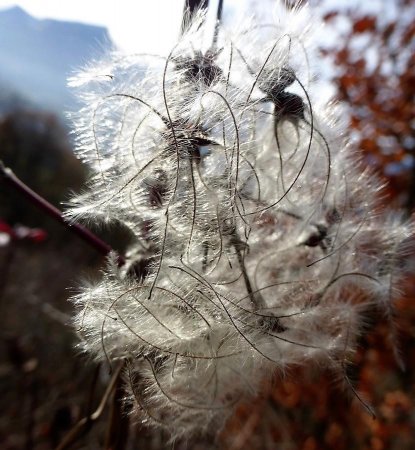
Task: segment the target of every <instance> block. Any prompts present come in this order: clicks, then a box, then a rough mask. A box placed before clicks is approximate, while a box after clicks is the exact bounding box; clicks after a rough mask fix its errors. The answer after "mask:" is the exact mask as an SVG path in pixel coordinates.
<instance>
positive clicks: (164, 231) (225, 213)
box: [68, 2, 410, 437]
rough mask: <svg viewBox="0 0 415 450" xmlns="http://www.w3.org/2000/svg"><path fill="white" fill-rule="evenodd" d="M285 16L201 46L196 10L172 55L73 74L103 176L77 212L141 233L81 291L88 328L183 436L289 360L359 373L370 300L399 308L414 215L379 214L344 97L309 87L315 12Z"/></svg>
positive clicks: (218, 420) (89, 145)
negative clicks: (120, 261) (347, 123)
mask: <svg viewBox="0 0 415 450" xmlns="http://www.w3.org/2000/svg"><path fill="white" fill-rule="evenodd" d="M276 17H277V19H276V20H275V22H274V23H273V24H267V25H261V23H257V22H255V21H254V20H250V21H247V22H245V23H242V24H239V25H238V26H236V27H233V28H232V29H226V28H221V29H219V30H218V35H217V36H216V46H215V48H213V47H210V48H208V49H206V48H204V47H203V45H202V42H203V39H202V36H203V35H204V33H205V32H206V26H207V25H206V22H205V17H204V14H203V13H200V14H199V15H197V17H196V18H195V19H194V22H192V23H191V24H190V26H189V27H188V29H187V31H186V32H185V34H184V35H183V36H182V38H181V39H180V40H179V42H178V43H177V44H176V45H175V46H174V47H173V49H172V51H171V53H170V55H169V56H168V57H167V58H163V57H156V56H149V55H133V56H124V55H119V54H116V53H114V54H111V55H109V56H108V57H107V59H105V60H104V61H103V62H99V63H97V64H93V65H91V67H90V68H88V69H86V70H85V71H84V72H83V73H81V74H80V75H79V76H78V77H77V78H75V79H74V80H73V81H72V84H74V85H76V86H77V87H78V89H79V92H80V97H81V98H82V100H83V101H84V105H85V106H84V108H83V109H82V110H81V111H80V112H79V114H77V115H76V117H75V124H76V130H77V135H78V142H77V153H78V155H79V157H80V158H82V159H83V160H85V161H86V163H87V164H88V165H89V167H90V168H91V178H90V181H89V186H88V189H87V190H86V191H85V193H84V194H82V195H79V196H77V197H75V198H74V199H73V200H72V205H71V209H70V211H69V212H68V215H69V216H70V217H71V218H72V219H76V220H78V219H83V220H90V221H94V222H108V221H116V222H120V223H122V224H123V225H124V226H126V227H128V228H129V229H130V230H131V232H132V235H133V236H134V238H135V241H134V243H133V244H132V246H131V250H130V254H129V255H128V263H127V265H126V267H124V268H119V267H117V265H116V264H115V262H114V261H112V260H111V259H110V260H109V262H108V267H107V269H106V272H105V275H104V276H103V278H102V280H100V281H99V282H97V283H95V284H93V285H91V286H87V287H85V288H84V289H83V290H82V292H81V293H80V294H79V295H78V296H77V297H75V299H74V301H75V302H76V304H77V306H78V307H79V314H78V316H77V318H76V324H77V326H78V328H79V330H80V334H81V336H82V340H83V345H84V348H85V350H86V351H87V352H88V353H90V354H91V355H93V356H94V357H95V358H96V359H97V360H108V361H109V362H111V361H114V360H119V359H125V360H126V361H127V363H126V367H127V370H126V373H125V380H126V384H127V386H128V392H129V398H128V401H129V402H130V403H131V404H132V405H133V412H134V414H135V415H136V417H137V418H138V419H139V420H141V421H143V422H147V421H148V422H151V423H153V424H156V425H159V426H161V427H165V428H166V429H167V428H168V429H169V430H170V431H171V429H172V427H173V437H176V436H181V435H186V436H187V437H188V436H189V435H192V434H198V433H202V432H211V431H212V430H215V429H217V427H218V426H220V425H221V424H222V423H223V419H224V418H226V416H227V414H229V412H230V411H232V408H233V407H234V406H235V405H236V404H237V403H238V402H240V401H242V400H245V399H246V398H248V397H249V396H252V395H255V393H256V392H258V390H259V389H260V385H261V381H262V380H264V379H265V378H269V377H272V376H273V374H274V373H275V372H276V371H280V372H284V371H285V370H286V369H287V368H289V367H291V366H293V365H301V366H309V365H315V364H318V365H320V366H323V367H329V368H331V369H332V370H333V371H334V372H337V373H339V374H340V375H341V376H342V378H344V379H346V375H345V365H346V364H347V363H348V361H349V360H351V358H352V356H353V352H354V350H355V346H356V338H357V337H358V336H359V333H361V331H362V326H363V324H364V312H365V310H366V309H367V308H368V307H369V306H370V307H373V305H380V306H381V307H382V308H384V310H385V311H387V312H388V314H390V315H391V316H392V313H391V311H392V309H393V294H394V289H395V287H396V285H397V284H398V280H399V277H400V276H401V272H402V264H400V261H401V254H402V252H403V251H404V250H405V245H406V244H405V242H407V239H408V237H409V235H410V233H409V231H408V227H407V226H406V225H405V224H402V223H401V221H400V220H398V219H394V218H385V217H383V216H382V215H381V214H380V213H379V208H378V197H379V191H380V185H379V183H378V181H377V180H376V179H375V178H374V177H373V176H372V175H371V174H370V173H369V171H368V170H366V169H365V170H363V169H362V167H361V165H359V163H358V162H356V155H355V154H354V153H353V150H352V148H350V146H349V145H348V143H347V141H346V139H345V137H344V125H343V123H342V122H341V121H340V120H339V116H341V114H342V112H341V110H340V109H339V108H337V107H335V106H333V105H330V104H329V105H322V104H319V103H318V102H316V101H315V100H314V96H316V95H318V93H314V94H313V92H312V89H313V80H312V79H309V76H308V67H307V65H306V64H305V63H304V61H306V58H305V52H306V54H307V55H308V60H309V61H311V60H312V57H313V53H312V51H313V50H312V49H309V48H308V47H309V43H310V42H312V40H311V36H310V31H311V30H310V25H309V24H310V23H311V20H310V15H309V11H308V10H307V8H303V9H294V10H291V11H285V10H284V5H283V2H281V4H279V5H278V10H277V13H276Z"/></svg>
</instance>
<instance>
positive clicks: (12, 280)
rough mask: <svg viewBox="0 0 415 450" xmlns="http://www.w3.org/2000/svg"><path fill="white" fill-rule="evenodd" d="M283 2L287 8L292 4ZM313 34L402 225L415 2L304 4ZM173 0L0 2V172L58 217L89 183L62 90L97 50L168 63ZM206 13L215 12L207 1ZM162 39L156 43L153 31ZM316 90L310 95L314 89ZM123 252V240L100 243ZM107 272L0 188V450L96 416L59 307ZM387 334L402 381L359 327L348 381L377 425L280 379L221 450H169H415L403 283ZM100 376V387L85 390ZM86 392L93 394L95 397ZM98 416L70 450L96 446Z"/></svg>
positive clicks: (414, 290)
mask: <svg viewBox="0 0 415 450" xmlns="http://www.w3.org/2000/svg"><path fill="white" fill-rule="evenodd" d="M286 1H287V4H290V3H292V4H294V3H295V2H290V1H288V0H286ZM273 3H274V2H273V1H272V0H262V1H253V0H225V1H224V10H223V20H224V21H225V22H226V21H231V20H234V19H235V17H237V16H238V15H246V14H257V15H261V17H264V18H266V17H267V14H269V11H270V10H271V8H272V4H273ZM309 3H310V6H311V7H312V8H313V10H314V11H315V13H316V15H317V16H320V18H321V19H322V20H323V22H324V24H325V26H324V28H321V29H320V30H319V36H320V37H321V39H320V41H321V44H320V49H319V52H320V55H321V59H320V60H319V61H320V65H319V66H318V67H312V69H313V70H314V71H317V72H318V74H319V76H320V82H321V85H322V86H323V88H324V93H325V95H331V96H333V97H334V98H335V99H336V100H338V101H340V102H342V103H343V105H344V108H345V111H346V113H347V115H348V120H349V124H350V126H349V129H348V133H349V136H348V137H349V139H350V140H352V141H353V142H355V143H356V145H357V148H359V151H360V153H361V158H362V160H363V162H364V164H366V165H368V166H370V167H371V168H372V169H373V170H375V171H376V172H377V173H378V174H379V176H380V177H382V178H383V179H384V180H385V182H387V183H388V185H387V188H386V190H385V195H384V200H383V202H384V205H385V207H388V208H390V209H391V210H392V211H395V212H397V213H398V212H399V213H400V214H402V215H404V216H407V217H410V215H411V214H412V213H413V211H414V207H415V159H414V157H415V154H414V150H415V98H414V96H415V2H414V1H412V0H383V1H382V0H372V1H371V2H358V1H357V0H356V1H355V0H348V1H346V0H343V1H341V0H310V2H309ZM183 6H184V1H183V0H164V1H163V0H152V1H151V2H150V1H144V0H139V1H136V2H127V1H126V0H118V1H117V2H115V1H107V2H98V1H92V0H91V1H85V0H83V1H81V0H72V1H67V0H61V1H60V2H49V1H47V0H22V1H20V2H18V1H17V2H9V1H5V0H0V159H1V160H2V161H3V162H4V164H5V165H6V166H7V167H10V168H11V169H12V170H13V171H14V172H15V173H16V174H17V175H18V176H19V177H20V178H21V179H22V180H23V181H24V182H26V183H27V184H28V185H29V186H31V187H32V188H33V189H35V190H36V191H37V192H39V193H40V194H41V195H42V196H44V197H45V198H47V199H48V200H49V201H50V202H52V203H53V204H55V205H56V206H58V207H62V205H61V204H62V202H64V201H65V200H66V199H67V198H68V196H69V194H70V192H71V191H73V190H79V189H80V188H81V186H82V185H83V183H84V182H85V179H86V176H87V170H86V168H85V167H83V166H82V164H81V163H80V162H79V161H78V160H77V159H76V158H75V157H74V155H73V152H72V137H71V123H70V120H69V119H68V118H67V115H66V113H67V112H68V111H73V110H76V108H77V107H78V105H77V103H76V100H75V99H74V97H73V96H72V94H71V92H70V91H69V89H68V88H67V86H66V80H67V78H68V77H69V76H71V75H72V74H73V73H74V71H76V69H77V68H79V67H82V66H84V65H85V64H87V63H88V61H90V60H91V59H99V58H100V57H101V56H102V55H103V54H104V53H105V52H106V51H108V49H112V48H119V49H121V50H124V51H128V52H142V51H146V52H149V53H158V54H163V53H164V54H165V53H166V52H168V51H169V50H170V48H171V45H172V42H174V39H175V38H176V37H177V36H178V34H179V30H180V24H181V19H182V13H183ZM209 7H210V11H213V15H214V14H215V11H216V7H217V0H211V1H210V2H209ZM160 30H162V34H161V31H160ZM323 88H322V89H323ZM97 233H98V234H100V235H101V236H102V237H103V238H104V239H106V240H108V241H109V242H110V243H111V244H112V245H113V246H114V247H115V248H117V249H118V250H119V251H121V252H122V251H123V250H124V249H125V247H126V245H127V243H128V235H126V233H125V232H124V231H123V230H116V229H113V230H104V231H103V230H97ZM102 264H103V260H102V257H101V256H100V255H98V254H97V253H96V252H95V251H94V250H92V249H90V248H89V247H88V246H87V245H86V244H84V243H83V242H81V241H80V240H79V239H78V238H77V237H76V236H70V235H68V233H67V232H66V230H65V229H64V228H63V227H62V226H61V225H59V224H56V223H54V222H53V221H52V220H51V219H49V218H48V217H46V216H45V215H44V214H43V213H41V212H39V211H38V210H36V209H35V208H34V207H33V206H32V205H31V204H29V203H28V202H27V200H25V199H24V198H23V197H21V196H19V195H18V194H17V193H15V192H13V191H12V190H11V188H10V187H8V186H7V185H6V184H5V183H2V182H1V180H0V317H1V323H2V325H1V328H0V448H1V449H7V450H14V449H16V450H17V449H28V450H29V449H37V450H41V449H42V450H43V449H51V448H55V447H56V445H57V444H58V443H59V442H60V441H61V439H62V437H63V436H64V435H65V434H66V433H67V432H68V430H70V429H71V428H72V427H73V426H74V425H75V424H76V423H77V421H78V420H79V419H80V418H81V417H83V415H84V414H85V412H86V408H87V403H88V400H87V399H88V397H89V396H90V393H91V392H92V391H94V397H93V400H92V402H93V403H94V404H97V403H98V401H99V398H100V395H102V392H103V390H104V389H105V386H106V384H107V383H108V375H107V373H106V371H105V370H104V369H102V370H101V371H100V372H99V373H98V372H97V369H96V367H95V366H94V364H92V363H91V362H89V361H87V360H86V358H85V357H84V356H81V355H79V354H78V352H77V350H76V338H75V333H74V332H73V330H72V329H71V326H70V322H71V315H72V305H71V304H70V303H69V302H68V301H67V299H68V297H69V296H70V295H71V294H72V293H73V292H75V291H76V287H77V286H78V285H79V284H80V283H81V282H82V279H93V278H94V277H99V271H100V268H102ZM401 292H402V295H401V298H400V299H399V301H398V303H397V317H396V324H397V329H398V335H399V342H400V347H401V353H402V360H403V363H404V365H405V369H404V370H402V369H401V368H399V366H398V364H397V362H396V360H395V358H394V355H393V351H392V347H391V345H390V334H389V332H388V326H387V324H386V322H385V321H384V320H383V318H382V317H374V318H373V320H372V321H371V323H368V325H367V328H368V331H369V332H368V334H367V336H366V337H365V338H362V340H361V343H360V344H361V345H360V349H359V352H358V355H357V358H356V365H355V367H354V368H353V373H350V377H351V378H352V379H353V380H354V381H355V382H356V387H357V388H358V389H359V391H360V392H363V393H364V395H365V398H366V399H367V400H368V401H369V402H370V403H371V404H372V405H373V406H374V408H375V410H376V412H377V419H376V420H372V418H371V416H370V415H368V414H367V412H366V411H365V410H364V409H363V408H362V407H361V405H360V404H358V402H356V400H355V399H353V398H352V396H351V395H348V394H347V393H344V392H343V391H342V392H340V389H339V388H338V387H337V385H336V383H335V380H333V379H332V378H331V374H330V373H323V374H321V372H319V373H307V374H306V373H302V372H301V371H299V370H297V369H296V370H292V371H291V373H289V374H287V375H288V376H287V377H286V378H284V379H278V380H276V383H275V384H274V385H273V386H264V393H263V395H261V397H260V398H257V399H256V400H255V401H254V402H252V403H250V404H247V405H243V406H241V407H240V408H239V409H238V410H237V411H236V413H235V414H234V416H233V417H232V418H231V419H230V420H229V422H228V424H227V425H226V427H225V428H224V430H223V432H222V433H221V435H220V437H219V439H218V441H217V442H215V443H213V442H198V443H192V444H189V445H188V446H186V444H185V443H178V444H177V445H176V447H175V448H176V449H180V448H192V449H197V448H200V449H208V448H215V446H216V447H217V448H222V449H233V450H237V449H241V450H242V449H276V448H278V449H293V450H294V449H302V450H317V449H318V450H320V449H336V450H342V449H344V450H350V449H359V450H360V449H365V450H389V449H391V450H395V449H396V450H410V449H413V448H415V432H414V430H415V409H414V402H415V373H414V370H415V367H414V361H415V320H414V319H415V303H414V300H415V274H414V276H413V277H412V279H409V280H408V283H407V285H406V286H401ZM96 373H98V378H97V380H98V381H96V382H95V381H94V380H95V379H96V378H95V374H96ZM92 387H94V388H92ZM107 419H108V418H107V416H106V414H104V415H103V416H102V418H100V420H99V421H98V422H97V423H96V424H94V426H93V427H92V429H91V430H90V432H89V433H88V434H87V435H86V436H84V437H82V439H80V440H79V441H77V442H76V443H75V444H74V446H73V448H79V449H81V448H85V449H99V448H102V445H103V441H104V438H105V433H106V428H107ZM165 440H166V439H165V436H162V435H160V434H159V433H152V432H149V431H147V430H143V429H142V428H140V427H138V426H137V427H132V429H131V431H130V434H129V440H128V444H127V445H128V447H127V448H129V449H131V450H133V449H163V448H169V447H168V446H166V445H165Z"/></svg>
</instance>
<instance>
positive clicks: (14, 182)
mask: <svg viewBox="0 0 415 450" xmlns="http://www.w3.org/2000/svg"><path fill="white" fill-rule="evenodd" d="M0 179H2V180H3V181H5V182H6V183H7V184H8V185H9V186H11V187H12V188H13V189H15V190H16V191H18V192H20V193H21V194H22V195H23V196H25V197H26V198H27V199H28V200H29V201H30V202H31V203H32V204H34V205H35V206H37V207H38V208H39V209H41V210H43V211H44V212H46V213H47V214H48V215H49V216H51V217H52V218H53V219H55V220H56V221H57V222H60V223H61V224H62V225H64V226H65V227H67V229H68V230H70V231H71V232H72V233H75V234H77V235H78V236H79V237H80V238H81V239H83V240H84V241H86V242H87V243H88V244H89V245H91V246H92V247H93V248H95V250H97V251H98V252H99V253H101V254H102V255H103V256H107V255H108V254H109V253H110V252H111V251H113V249H112V248H111V246H110V245H108V244H107V243H106V242H104V241H103V240H102V239H100V238H99V237H98V236H96V235H95V234H94V233H92V232H91V231H90V230H88V229H87V228H85V227H84V226H82V225H80V224H79V223H70V222H68V221H67V220H65V219H64V217H63V215H62V211H60V210H59V209H58V208H56V206H53V205H52V204H51V203H49V202H48V201H47V200H46V199H44V198H43V197H41V196H40V195H39V194H37V193H36V192H35V191H33V190H32V189H30V187H29V186H27V185H26V184H25V183H23V181H22V180H20V178H18V177H17V176H16V175H15V174H14V173H13V171H12V170H11V169H10V168H8V167H5V166H4V164H3V162H2V161H0ZM117 258H118V264H119V265H120V266H122V265H124V264H125V258H124V257H123V256H121V255H117Z"/></svg>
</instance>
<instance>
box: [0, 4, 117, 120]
mask: <svg viewBox="0 0 415 450" xmlns="http://www.w3.org/2000/svg"><path fill="white" fill-rule="evenodd" d="M109 47H112V43H111V39H110V37H109V34H108V32H107V30H106V28H104V27H98V26H92V25H85V24H80V23H75V22H61V21H57V20H49V19H46V20H38V19H35V18H33V17H32V16H30V15H29V14H27V13H26V12H25V11H24V10H23V9H21V8H20V7H17V6H16V7H13V8H10V9H6V10H2V11H0V102H1V99H2V98H3V97H5V98H9V99H10V95H6V94H5V92H6V91H10V92H12V93H13V96H15V95H16V94H17V95H18V96H20V97H21V98H24V99H27V101H28V103H29V104H30V103H31V104H35V105H37V106H39V107H40V108H42V109H50V110H52V111H54V112H56V113H58V114H59V115H61V116H62V115H63V113H64V112H65V111H66V110H68V109H72V108H74V107H76V103H75V100H74V98H73V97H72V94H71V92H70V91H69V89H68V88H67V86H66V80H67V78H68V76H70V75H71V74H72V73H73V71H74V70H76V69H77V68H79V67H82V66H83V65H85V63H87V62H88V61H89V60H90V59H92V58H99V56H100V55H102V54H103V52H104V51H105V49H106V48H109ZM1 109H2V107H1V104H0V111H1Z"/></svg>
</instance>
